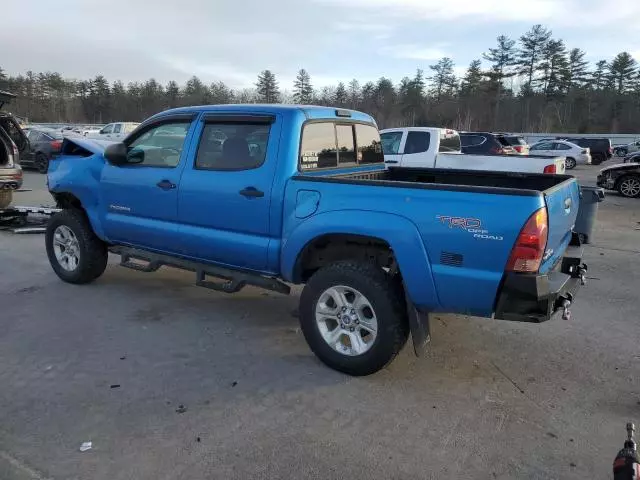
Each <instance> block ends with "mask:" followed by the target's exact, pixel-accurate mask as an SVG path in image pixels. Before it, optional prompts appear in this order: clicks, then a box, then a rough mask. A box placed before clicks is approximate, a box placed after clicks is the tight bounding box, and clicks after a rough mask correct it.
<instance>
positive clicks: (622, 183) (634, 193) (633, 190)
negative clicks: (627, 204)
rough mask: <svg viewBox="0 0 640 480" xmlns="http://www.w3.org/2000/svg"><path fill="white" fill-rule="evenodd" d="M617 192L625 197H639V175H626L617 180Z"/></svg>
mask: <svg viewBox="0 0 640 480" xmlns="http://www.w3.org/2000/svg"><path fill="white" fill-rule="evenodd" d="M618 192H620V195H622V196H623V197H627V198H638V197H640V177H639V176H637V175H627V176H625V177H622V178H621V179H620V180H619V181H618Z"/></svg>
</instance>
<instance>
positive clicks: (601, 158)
mask: <svg viewBox="0 0 640 480" xmlns="http://www.w3.org/2000/svg"><path fill="white" fill-rule="evenodd" d="M602 162H604V155H593V156H592V157H591V163H593V164H594V165H600V164H601V163H602Z"/></svg>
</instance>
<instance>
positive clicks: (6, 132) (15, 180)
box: [0, 96, 29, 210]
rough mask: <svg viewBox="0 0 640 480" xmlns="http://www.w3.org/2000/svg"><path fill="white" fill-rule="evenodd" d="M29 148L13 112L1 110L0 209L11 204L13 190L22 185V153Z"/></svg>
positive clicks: (0, 98)
mask: <svg viewBox="0 0 640 480" xmlns="http://www.w3.org/2000/svg"><path fill="white" fill-rule="evenodd" d="M0 100H2V97H1V96H0ZM28 149H29V140H28V139H27V137H26V136H25V134H24V133H23V131H22V129H21V128H20V125H19V124H18V121H17V120H16V118H15V117H14V116H13V115H12V114H11V113H8V112H0V210H1V209H5V208H7V207H8V206H9V205H10V204H11V201H12V200H13V192H14V191H15V190H18V189H19V188H20V187H22V181H23V176H22V168H21V167H20V154H21V153H23V152H25V151H28Z"/></svg>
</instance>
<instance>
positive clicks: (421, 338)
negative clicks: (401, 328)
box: [404, 289, 431, 357]
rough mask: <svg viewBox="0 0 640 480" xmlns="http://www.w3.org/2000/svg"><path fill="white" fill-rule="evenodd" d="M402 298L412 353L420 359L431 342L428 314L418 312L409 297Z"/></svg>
mask: <svg viewBox="0 0 640 480" xmlns="http://www.w3.org/2000/svg"><path fill="white" fill-rule="evenodd" d="M404 298H405V300H406V303H407V316H408V317H409V327H410V328H411V339H412V340H413V351H414V352H415V354H416V357H422V356H423V355H424V352H425V351H426V349H427V344H428V343H429V342H430V341H431V330H430V328H429V314H428V313H423V312H420V311H418V309H417V308H416V307H415V305H414V304H413V302H412V301H411V299H410V298H409V296H408V295H407V294H406V289H405V295H404Z"/></svg>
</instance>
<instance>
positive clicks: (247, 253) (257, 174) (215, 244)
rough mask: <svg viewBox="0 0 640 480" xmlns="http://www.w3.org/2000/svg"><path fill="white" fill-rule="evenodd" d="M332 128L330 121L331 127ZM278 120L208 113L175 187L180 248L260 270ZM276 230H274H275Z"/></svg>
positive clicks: (265, 246)
mask: <svg viewBox="0 0 640 480" xmlns="http://www.w3.org/2000/svg"><path fill="white" fill-rule="evenodd" d="M332 128H333V127H332ZM280 129H281V120H280V117H278V116H275V115H265V114H250V115H224V114H219V113H216V114H208V115H205V116H204V117H203V118H202V120H201V121H199V122H198V127H197V131H196V134H195V138H196V139H197V144H196V142H194V146H193V148H192V154H191V155H190V157H189V158H190V159H193V160H190V163H189V165H187V167H186V168H185V171H184V173H183V175H182V180H181V182H180V189H179V193H178V217H179V220H180V227H179V235H180V243H181V248H182V250H183V252H184V254H188V255H189V256H191V257H194V258H196V259H199V260H203V261H208V262H214V263H218V264H225V265H229V266H233V267H241V268H247V269H251V270H260V271H265V270H266V269H267V256H268V251H269V243H270V242H271V240H272V239H271V236H270V230H269V227H270V222H269V213H270V206H271V199H272V186H273V179H274V175H275V172H276V166H277V161H278V147H279V140H280ZM278 234H279V232H278Z"/></svg>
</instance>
